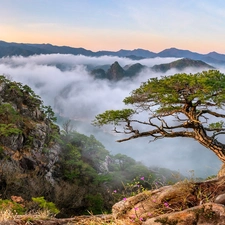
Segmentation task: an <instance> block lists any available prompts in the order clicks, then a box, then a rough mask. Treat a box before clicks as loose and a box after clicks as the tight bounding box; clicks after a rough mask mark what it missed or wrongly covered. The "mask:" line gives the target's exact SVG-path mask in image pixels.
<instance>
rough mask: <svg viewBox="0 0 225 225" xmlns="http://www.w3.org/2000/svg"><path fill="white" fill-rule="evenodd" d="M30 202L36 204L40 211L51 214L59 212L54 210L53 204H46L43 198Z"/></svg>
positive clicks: (33, 199)
mask: <svg viewBox="0 0 225 225" xmlns="http://www.w3.org/2000/svg"><path fill="white" fill-rule="evenodd" d="M32 201H33V202H35V203H37V204H38V206H39V207H40V208H41V209H46V210H49V212H50V213H52V214H58V213H59V210H58V209H57V208H56V206H55V204H54V203H53V202H48V201H46V200H45V199H44V197H37V198H32Z"/></svg>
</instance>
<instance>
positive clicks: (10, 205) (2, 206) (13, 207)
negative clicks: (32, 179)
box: [0, 199, 26, 215]
mask: <svg viewBox="0 0 225 225" xmlns="http://www.w3.org/2000/svg"><path fill="white" fill-rule="evenodd" d="M7 209H8V210H10V211H12V212H13V213H15V214H19V215H23V214H24V213H25V211H26V208H25V207H24V206H23V205H21V204H19V203H16V202H13V201H12V200H8V199H5V200H3V199H0V210H7Z"/></svg>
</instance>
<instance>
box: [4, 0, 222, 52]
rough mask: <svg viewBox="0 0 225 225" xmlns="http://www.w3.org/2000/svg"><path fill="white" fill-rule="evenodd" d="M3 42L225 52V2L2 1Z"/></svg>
mask: <svg viewBox="0 0 225 225" xmlns="http://www.w3.org/2000/svg"><path fill="white" fill-rule="evenodd" d="M0 5H1V7H0V21H1V23H0V40H3V41H7V42H19V43H51V44H54V45H60V46H72V47H83V48H86V49H89V50H92V51H98V50H111V51H117V50H120V49H129V50H132V49H137V48H142V49H147V50H149V51H153V52H160V51H162V50H164V49H166V48H171V47H176V48H179V49H188V50H191V51H194V52H199V53H209V52H212V51H216V52H218V53H225V45H224V40H225V29H224V27H225V14H224V9H225V1H224V0H213V1H212V0H198V1H196V0H185V1H181V0H169V1H168V0H138V1H137V0H63V1H62V0H0Z"/></svg>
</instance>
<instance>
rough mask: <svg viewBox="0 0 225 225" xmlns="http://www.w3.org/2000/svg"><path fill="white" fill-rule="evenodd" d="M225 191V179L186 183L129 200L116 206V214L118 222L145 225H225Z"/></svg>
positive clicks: (114, 211)
mask: <svg viewBox="0 0 225 225" xmlns="http://www.w3.org/2000/svg"><path fill="white" fill-rule="evenodd" d="M224 191H225V178H224V177H222V178H220V179H212V180H209V181H204V182H196V183H194V182H187V181H183V182H179V183H177V184H175V185H171V186H164V187H161V188H159V189H156V190H152V191H144V192H142V193H140V194H138V195H136V196H133V197H130V198H125V199H123V200H122V201H120V202H118V203H116V204H115V205H114V206H113V208H112V213H113V217H114V218H117V219H128V218H129V219H130V221H133V222H134V223H137V224H145V225H154V224H157V225H158V224H176V225H187V224H190V225H191V224H193V225H195V224H225V207H224V205H223V204H224V203H225V201H224V194H223V193H224ZM221 203H223V204H221Z"/></svg>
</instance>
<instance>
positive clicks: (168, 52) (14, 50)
mask: <svg viewBox="0 0 225 225" xmlns="http://www.w3.org/2000/svg"><path fill="white" fill-rule="evenodd" d="M54 53H60V54H73V55H84V56H91V57H100V56H105V55H108V56H118V57H127V58H131V59H135V60H139V59H143V58H155V57H175V58H190V59H193V60H202V61H204V62H206V63H213V64H223V63H225V54H221V53H217V52H215V51H212V52H209V53H207V54H201V53H198V52H192V51H190V50H183V49H178V48H175V47H172V48H167V49H164V50H162V51H160V52H158V53H155V52H152V51H149V50H146V49H141V48H137V49H133V50H125V49H120V50H119V51H107V50H100V51H96V52H94V51H91V50H88V49H85V48H82V47H79V48H75V47H70V46H57V45H52V44H49V43H48V44H28V43H16V42H5V41H0V57H7V56H14V55H21V56H30V55H38V54H54Z"/></svg>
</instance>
